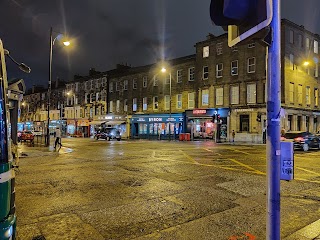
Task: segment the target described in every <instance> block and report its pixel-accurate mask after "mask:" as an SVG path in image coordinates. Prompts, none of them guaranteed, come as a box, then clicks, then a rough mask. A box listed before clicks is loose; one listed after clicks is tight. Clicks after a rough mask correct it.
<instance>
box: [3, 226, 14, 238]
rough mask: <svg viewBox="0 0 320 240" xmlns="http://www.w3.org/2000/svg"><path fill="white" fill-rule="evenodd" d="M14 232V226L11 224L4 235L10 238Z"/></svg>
mask: <svg viewBox="0 0 320 240" xmlns="http://www.w3.org/2000/svg"><path fill="white" fill-rule="evenodd" d="M12 234H13V226H10V227H9V228H8V229H7V230H6V231H5V232H4V236H5V237H6V238H10V237H11V236H12Z"/></svg>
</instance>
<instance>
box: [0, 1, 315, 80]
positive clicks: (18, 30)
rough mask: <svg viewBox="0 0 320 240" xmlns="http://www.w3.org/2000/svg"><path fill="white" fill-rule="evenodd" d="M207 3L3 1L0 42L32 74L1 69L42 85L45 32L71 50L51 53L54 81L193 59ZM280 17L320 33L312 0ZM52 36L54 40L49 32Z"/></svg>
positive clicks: (207, 27) (292, 4)
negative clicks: (67, 41)
mask: <svg viewBox="0 0 320 240" xmlns="http://www.w3.org/2000/svg"><path fill="white" fill-rule="evenodd" d="M209 4H210V0H201V1H195V0H176V1H170V0H156V1H150V0H136V1H133V0H50V1H44V0H2V1H1V3H0V23H1V25H0V38H1V39H2V40H3V41H4V44H5V47H6V48H8V49H9V50H10V52H11V53H12V55H14V56H15V58H17V60H19V61H22V62H25V63H27V64H28V65H30V67H31V68H32V73H31V74H30V75H26V74H24V73H22V72H19V71H18V70H17V68H16V67H15V66H13V64H11V63H10V64H8V73H9V77H22V78H25V79H26V81H27V85H28V86H31V85H32V84H43V85H47V79H48V65H49V63H48V61H49V60H48V59H49V29H50V26H52V27H53V29H54V30H55V31H56V32H61V33H67V34H68V36H69V37H71V38H72V39H73V40H74V41H73V47H72V48H71V49H68V50H67V49H64V48H63V47H61V46H60V45H59V44H56V45H55V46H54V52H53V53H54V54H53V78H56V77H60V78H63V79H66V80H71V79H72V76H73V75H74V74H82V75H86V74H87V73H88V70H89V68H91V67H95V68H96V69H98V70H101V71H104V70H108V69H111V68H113V67H114V66H115V65H116V64H117V63H130V64H132V65H133V66H137V65H142V64H149V63H151V62H154V61H155V60H156V59H159V58H161V57H166V58H173V57H180V56H184V55H189V54H193V53H194V44H195V43H196V42H198V41H202V40H204V39H205V37H206V35H207V34H208V33H209V32H211V33H214V34H216V35H218V34H221V33H222V30H221V29H220V28H218V27H214V26H212V24H211V21H210V17H209ZM281 7H282V17H283V18H288V19H289V20H291V21H294V22H296V23H297V24H299V25H304V26H305V28H306V29H309V30H311V31H313V32H318V33H320V31H319V28H320V27H319V24H318V22H319V20H320V19H319V9H320V1H319V0H307V1H303V2H302V1H300V0H282V4H281ZM55 34H58V33H55Z"/></svg>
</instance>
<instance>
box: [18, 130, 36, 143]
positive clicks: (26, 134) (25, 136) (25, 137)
mask: <svg viewBox="0 0 320 240" xmlns="http://www.w3.org/2000/svg"><path fill="white" fill-rule="evenodd" d="M33 139H34V135H33V133H32V132H31V131H23V132H22V133H21V136H20V140H21V141H33Z"/></svg>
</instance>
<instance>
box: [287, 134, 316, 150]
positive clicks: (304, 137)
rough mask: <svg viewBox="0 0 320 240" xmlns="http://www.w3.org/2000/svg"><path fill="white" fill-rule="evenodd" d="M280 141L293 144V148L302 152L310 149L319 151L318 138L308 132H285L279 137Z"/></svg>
mask: <svg viewBox="0 0 320 240" xmlns="http://www.w3.org/2000/svg"><path fill="white" fill-rule="evenodd" d="M281 141H290V142H293V146H294V148H296V149H303V151H308V150H309V149H310V148H317V149H320V138H319V137H318V136H316V135H314V134H312V133H310V132H301V131H299V132H298V131H292V132H287V133H285V134H284V135H283V136H282V137H281Z"/></svg>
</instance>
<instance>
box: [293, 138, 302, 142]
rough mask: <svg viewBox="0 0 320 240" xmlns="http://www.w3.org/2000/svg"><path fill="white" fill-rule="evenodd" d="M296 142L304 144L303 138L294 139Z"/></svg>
mask: <svg viewBox="0 0 320 240" xmlns="http://www.w3.org/2000/svg"><path fill="white" fill-rule="evenodd" d="M294 140H295V141H297V142H304V138H303V137H297V138H295V139H294Z"/></svg>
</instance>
